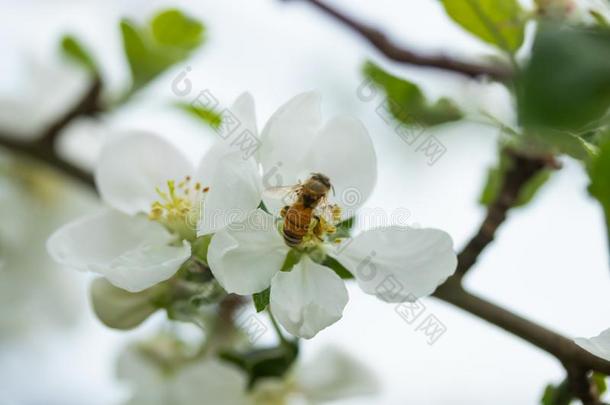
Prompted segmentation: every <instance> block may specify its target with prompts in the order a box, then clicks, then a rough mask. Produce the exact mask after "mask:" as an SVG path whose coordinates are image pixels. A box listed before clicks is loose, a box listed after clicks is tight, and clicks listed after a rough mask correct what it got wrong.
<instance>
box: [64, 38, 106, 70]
mask: <svg viewBox="0 0 610 405" xmlns="http://www.w3.org/2000/svg"><path fill="white" fill-rule="evenodd" d="M61 50H62V52H63V53H64V55H66V56H67V57H69V58H70V59H72V60H74V61H75V62H77V63H79V64H80V65H82V66H83V67H85V68H86V69H88V70H89V71H90V72H92V73H94V74H97V73H98V69H97V66H96V65H95V62H94V61H93V58H92V57H91V55H89V52H87V50H86V49H85V47H84V46H83V45H82V44H81V43H80V41H79V40H78V39H76V37H74V36H72V35H65V36H64V37H63V38H62V39H61Z"/></svg>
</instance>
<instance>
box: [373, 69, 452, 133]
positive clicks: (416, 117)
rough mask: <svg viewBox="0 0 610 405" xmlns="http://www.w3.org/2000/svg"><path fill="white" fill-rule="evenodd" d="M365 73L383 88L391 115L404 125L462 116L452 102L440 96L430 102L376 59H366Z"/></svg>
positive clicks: (416, 87)
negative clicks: (378, 63) (385, 69)
mask: <svg viewBox="0 0 610 405" xmlns="http://www.w3.org/2000/svg"><path fill="white" fill-rule="evenodd" d="M363 72H364V75H365V77H367V78H368V79H369V80H371V81H372V82H373V83H375V84H376V85H377V86H379V87H381V88H382V89H384V91H385V93H386V94H387V97H388V102H389V110H390V112H391V113H392V116H393V117H394V118H396V119H397V120H398V121H400V122H402V123H404V124H407V125H424V126H432V125H438V124H443V123H446V122H451V121H456V120H459V119H461V118H462V116H463V115H462V113H461V112H460V110H459V109H458V107H457V106H456V105H455V104H454V103H453V102H452V101H450V100H448V99H446V98H441V99H440V100H438V101H437V102H436V103H434V104H430V103H429V102H428V101H427V100H426V97H425V96H424V94H423V93H422V91H421V90H420V89H419V87H418V86H417V85H415V84H414V83H411V82H409V81H407V80H404V79H401V78H399V77H396V76H393V75H392V74H390V73H388V72H386V71H384V70H383V69H382V68H380V67H379V66H377V65H375V64H374V63H373V62H370V61H369V62H366V63H365V64H364V67H363Z"/></svg>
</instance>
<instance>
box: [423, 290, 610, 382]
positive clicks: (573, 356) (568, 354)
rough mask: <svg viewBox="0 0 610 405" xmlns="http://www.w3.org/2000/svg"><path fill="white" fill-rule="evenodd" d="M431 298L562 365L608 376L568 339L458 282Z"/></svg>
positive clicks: (607, 369) (607, 368) (607, 366)
mask: <svg viewBox="0 0 610 405" xmlns="http://www.w3.org/2000/svg"><path fill="white" fill-rule="evenodd" d="M433 296H434V297H436V298H438V299H440V300H442V301H445V302H448V303H450V304H452V305H455V306H456V307H458V308H461V309H463V310H465V311H467V312H469V313H471V314H473V315H476V316H478V317H479V318H481V319H484V320H486V321H487V322H490V323H492V324H494V325H496V326H499V327H500V328H502V329H504V330H506V331H507V332H510V333H512V334H513V335H516V336H519V337H520V338H522V339H524V340H526V341H528V342H530V343H531V344H533V345H534V346H536V347H538V348H540V349H542V350H544V351H546V352H548V353H550V354H552V355H553V356H555V357H556V358H557V359H559V361H561V362H562V363H563V364H567V365H570V367H578V368H579V369H584V370H595V371H599V372H601V373H603V374H606V375H610V362H608V361H605V360H603V359H600V358H599V357H596V356H594V355H593V354H591V353H589V352H588V351H586V350H584V349H582V348H581V347H580V346H578V345H577V344H576V343H574V342H573V341H572V340H571V339H568V338H566V337H564V336H562V335H560V334H558V333H556V332H553V331H551V330H550V329H547V328H545V327H543V326H540V325H538V324H536V323H534V322H532V321H530V320H527V319H525V318H523V317H521V316H519V315H516V314H514V313H513V312H511V311H509V310H507V309H504V308H502V307H500V306H498V305H496V304H493V303H491V302H489V301H487V300H485V299H483V298H480V297H478V296H476V295H474V294H472V293H469V292H467V291H466V290H464V288H463V287H462V286H461V284H460V282H459V279H458V278H450V279H449V280H448V281H447V282H446V283H445V284H443V285H442V286H441V287H439V288H438V289H437V291H436V292H435V293H434V295H433Z"/></svg>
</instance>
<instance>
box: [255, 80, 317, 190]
mask: <svg viewBox="0 0 610 405" xmlns="http://www.w3.org/2000/svg"><path fill="white" fill-rule="evenodd" d="M320 101H321V98H320V95H319V94H318V93H315V92H309V93H303V94H300V95H298V96H296V97H294V98H292V99H291V100H290V101H288V102H287V103H286V104H284V105H283V106H282V107H280V108H279V109H278V110H277V111H276V112H275V114H273V115H272V116H271V118H270V119H269V121H268V122H267V125H265V128H264V129H263V132H262V134H261V142H262V144H261V147H260V148H259V153H258V156H259V160H260V162H261V164H262V166H263V173H264V177H263V184H264V186H265V188H270V187H278V186H290V185H293V184H296V183H297V180H298V179H299V177H301V176H303V175H307V174H308V173H303V169H304V168H303V165H302V160H303V158H304V155H305V153H306V151H308V150H310V149H311V147H312V145H313V144H314V141H315V136H316V134H317V132H318V130H319V129H320V127H321V125H322V113H321V110H320Z"/></svg>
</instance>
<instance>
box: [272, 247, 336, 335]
mask: <svg viewBox="0 0 610 405" xmlns="http://www.w3.org/2000/svg"><path fill="white" fill-rule="evenodd" d="M347 300H348V296H347V289H346V288H345V283H344V282H343V280H341V278H339V276H337V274H336V273H335V272H334V271H332V270H331V269H329V268H327V267H324V266H321V265H319V264H317V263H315V262H313V261H312V260H311V259H309V257H307V256H303V258H302V259H301V261H300V262H299V263H297V264H296V265H295V266H294V267H293V269H292V271H290V272H279V273H277V274H276V275H275V277H273V280H271V300H270V305H271V310H272V311H273V314H274V315H275V316H276V317H277V320H278V321H279V322H280V324H282V326H283V327H284V328H286V330H287V331H288V332H290V333H292V334H293V335H295V336H299V337H302V338H305V339H311V338H312V337H314V336H315V335H316V334H317V333H318V332H319V331H321V330H322V329H324V328H326V327H327V326H330V325H332V324H333V323H335V322H337V321H338V320H339V319H341V317H342V316H343V308H345V305H347Z"/></svg>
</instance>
